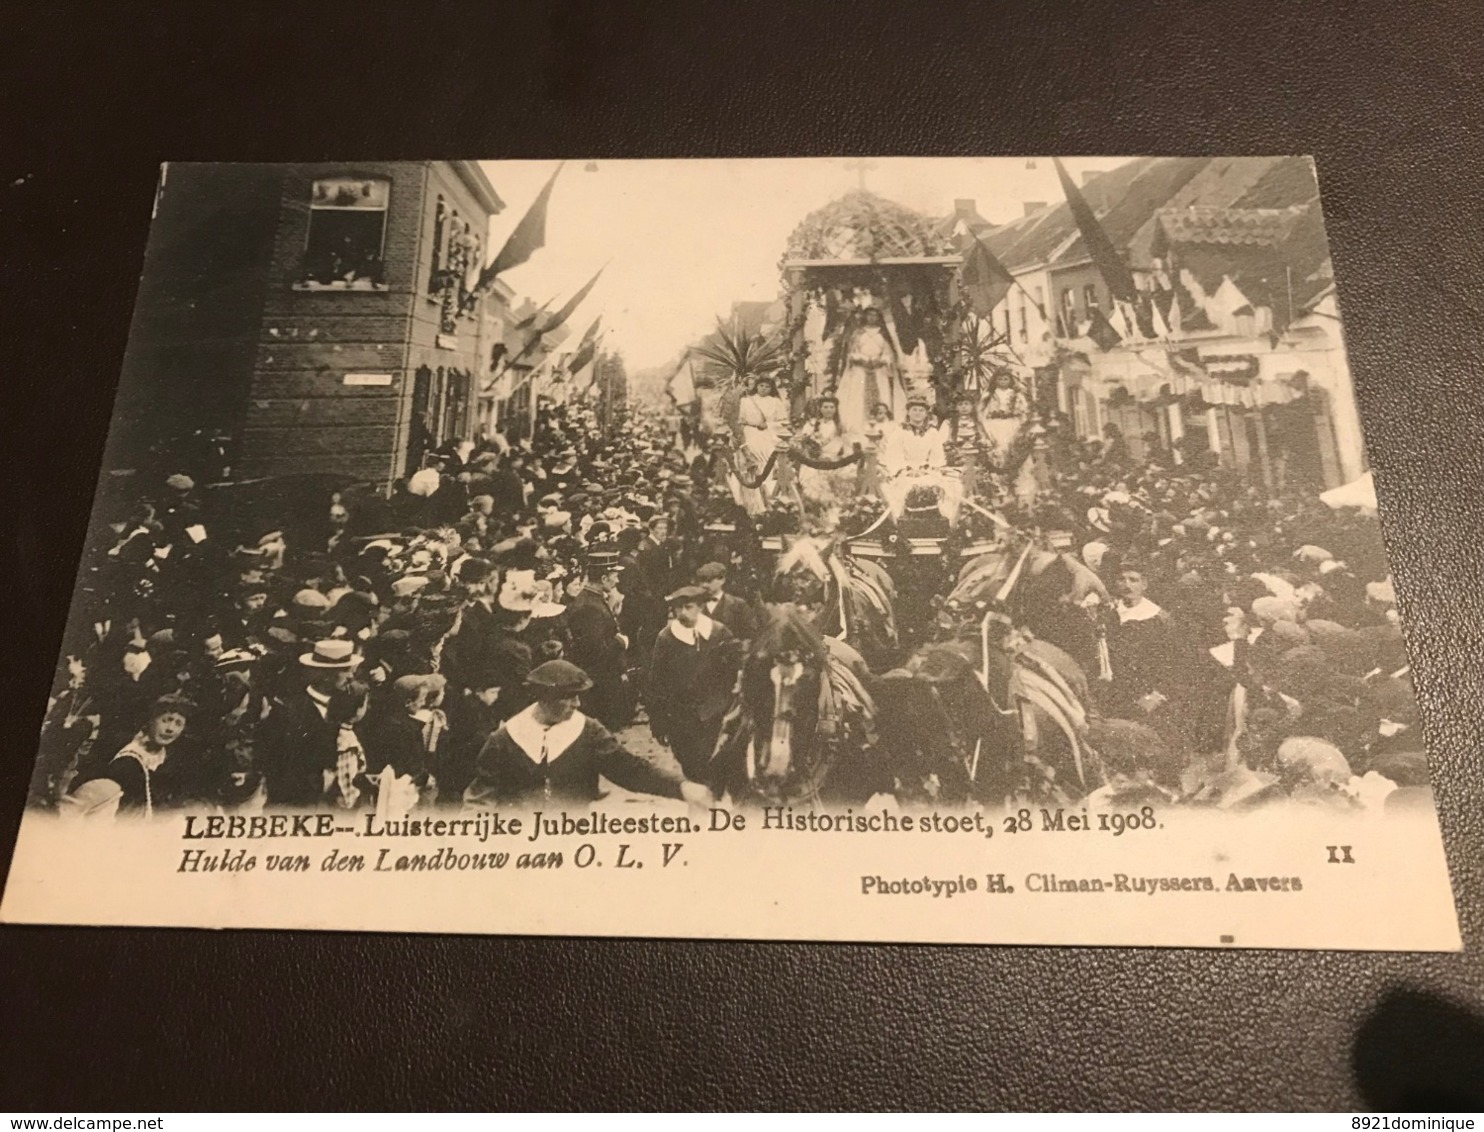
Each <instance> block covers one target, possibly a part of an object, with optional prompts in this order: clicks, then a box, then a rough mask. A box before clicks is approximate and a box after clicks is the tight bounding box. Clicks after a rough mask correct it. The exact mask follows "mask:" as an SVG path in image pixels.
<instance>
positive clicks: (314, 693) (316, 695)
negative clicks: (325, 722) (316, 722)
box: [304, 688, 330, 719]
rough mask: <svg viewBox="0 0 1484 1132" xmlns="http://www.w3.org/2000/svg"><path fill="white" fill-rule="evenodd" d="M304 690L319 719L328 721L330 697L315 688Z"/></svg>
mask: <svg viewBox="0 0 1484 1132" xmlns="http://www.w3.org/2000/svg"><path fill="white" fill-rule="evenodd" d="M304 690H305V691H306V692H308V693H309V699H310V701H311V702H312V703H313V704H314V706H315V708H316V709H317V710H318V711H319V717H320V718H321V719H328V718H329V715H330V697H329V696H327V695H325V694H324V693H323V692H321V691H320V690H319V689H317V688H305V689H304Z"/></svg>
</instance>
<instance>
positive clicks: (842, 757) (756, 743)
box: [707, 603, 883, 805]
mask: <svg viewBox="0 0 1484 1132" xmlns="http://www.w3.org/2000/svg"><path fill="white" fill-rule="evenodd" d="M769 614H770V616H769V621H768V624H767V625H766V626H765V627H764V628H763V629H762V631H761V632H759V633H758V634H757V636H756V637H755V638H754V639H753V640H752V642H751V644H750V646H749V648H748V651H747V655H746V657H745V658H744V660H743V663H742V669H741V673H740V675H739V677H738V680H737V687H736V691H735V693H734V696H733V701H732V704H731V707H730V709H729V710H728V711H727V714H726V715H725V716H724V717H723V719H722V724H721V732H720V734H719V736H718V738H717V742H716V746H715V748H714V749H713V754H712V758H711V762H710V764H709V767H708V771H707V785H708V786H709V787H710V788H711V789H712V791H713V792H714V793H715V794H716V795H717V796H718V797H721V796H723V795H726V796H730V798H731V799H732V801H733V802H734V803H736V804H744V805H745V804H749V803H755V804H763V805H793V804H806V805H814V804H820V803H829V802H839V803H848V802H863V801H865V800H866V799H867V798H869V797H871V795H872V794H874V793H877V792H878V790H879V788H880V786H881V785H882V781H883V779H882V775H881V771H880V767H879V765H877V762H876V732H875V724H876V719H877V707H876V702H875V699H874V697H873V696H872V694H871V692H870V691H869V690H868V688H867V687H866V681H867V680H868V679H869V673H868V672H867V671H866V670H865V666H864V664H863V663H862V662H861V660H860V657H859V654H856V653H855V652H854V651H853V650H851V649H850V648H849V647H848V646H846V645H843V644H842V643H841V642H838V641H833V640H831V639H829V638H826V637H825V636H824V635H823V634H822V633H821V632H820V631H819V629H818V628H817V627H816V625H815V624H814V623H813V619H812V618H811V617H810V616H809V614H808V613H806V612H804V611H802V610H800V609H799V608H798V607H796V606H794V605H792V604H790V603H781V604H775V605H772V606H771V607H770V609H769Z"/></svg>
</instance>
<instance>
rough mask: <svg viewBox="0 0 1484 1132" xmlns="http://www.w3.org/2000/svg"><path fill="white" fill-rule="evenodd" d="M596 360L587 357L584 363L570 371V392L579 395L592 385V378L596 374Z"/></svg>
mask: <svg viewBox="0 0 1484 1132" xmlns="http://www.w3.org/2000/svg"><path fill="white" fill-rule="evenodd" d="M597 368H598V362H597V359H596V358H589V359H588V361H587V364H586V365H582V366H579V367H578V368H577V369H575V370H573V371H572V393H573V395H574V396H581V395H582V394H584V393H586V392H587V391H588V390H589V389H591V388H592V387H593V379H594V378H595V377H596V376H597Z"/></svg>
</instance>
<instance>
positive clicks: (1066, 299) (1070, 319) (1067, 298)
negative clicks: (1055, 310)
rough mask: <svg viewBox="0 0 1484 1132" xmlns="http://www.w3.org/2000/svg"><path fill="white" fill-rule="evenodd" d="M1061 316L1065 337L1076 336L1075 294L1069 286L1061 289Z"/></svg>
mask: <svg viewBox="0 0 1484 1132" xmlns="http://www.w3.org/2000/svg"><path fill="white" fill-rule="evenodd" d="M1061 318H1062V324H1063V326H1064V327H1065V329H1066V332H1067V337H1068V338H1075V337H1077V294H1076V292H1075V291H1073V290H1072V289H1071V288H1070V287H1063V288H1062V290H1061Z"/></svg>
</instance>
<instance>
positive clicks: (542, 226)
mask: <svg viewBox="0 0 1484 1132" xmlns="http://www.w3.org/2000/svg"><path fill="white" fill-rule="evenodd" d="M565 164H566V162H565V161H559V162H557V167H556V168H555V169H553V170H552V173H551V177H550V178H549V179H548V180H547V182H546V184H545V185H543V186H542V187H541V191H540V192H539V193H537V194H536V199H535V200H533V201H532V202H531V207H530V208H528V209H526V214H525V215H524V216H522V217H521V218H520V223H519V224H517V225H516V226H515V227H514V228H513V229H512V230H511V232H510V235H509V236H507V237H506V238H505V244H504V246H503V247H502V248H501V249H500V251H499V253H498V254H496V256H495V258H494V259H492V260H490V262H489V266H488V267H486V268H485V269H484V270H483V271H481V272H480V273H479V282H478V283H477V284H476V285H475V287H474V289H475V290H476V291H483V290H484V289H485V288H486V287H488V286H489V285H490V284H491V283H493V282H494V281H495V279H496V278H497V277H498V276H499V275H500V274H501V273H502V272H505V271H509V270H510V269H511V268H512V267H519V266H520V265H521V264H523V263H525V262H526V260H528V259H530V258H531V256H533V255H535V254H536V252H537V251H539V250H540V249H541V248H544V247H545V246H546V205H547V203H548V202H549V201H550V200H551V187H552V186H553V185H555V184H556V179H557V174H558V173H560V172H561V171H562V166H563V165H565Z"/></svg>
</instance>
